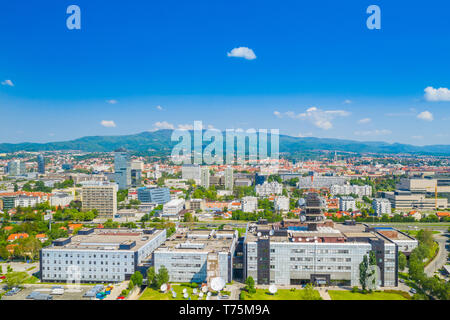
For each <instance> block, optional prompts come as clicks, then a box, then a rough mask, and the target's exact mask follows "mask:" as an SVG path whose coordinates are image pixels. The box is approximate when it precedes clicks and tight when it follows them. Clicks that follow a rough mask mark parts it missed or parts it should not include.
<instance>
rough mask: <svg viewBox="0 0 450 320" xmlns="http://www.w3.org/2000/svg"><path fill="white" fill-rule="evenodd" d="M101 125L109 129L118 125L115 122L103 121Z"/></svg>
mask: <svg viewBox="0 0 450 320" xmlns="http://www.w3.org/2000/svg"><path fill="white" fill-rule="evenodd" d="M100 124H101V125H102V126H104V127H107V128H115V127H116V123H115V122H114V121H113V120H102V121H101V122H100Z"/></svg>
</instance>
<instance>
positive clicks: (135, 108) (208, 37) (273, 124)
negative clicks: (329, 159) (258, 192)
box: [0, 0, 450, 145]
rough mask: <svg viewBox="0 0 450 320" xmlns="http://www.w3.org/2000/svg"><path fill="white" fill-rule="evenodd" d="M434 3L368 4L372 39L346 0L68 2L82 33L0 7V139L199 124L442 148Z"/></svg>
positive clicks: (439, 23)
mask: <svg viewBox="0 0 450 320" xmlns="http://www.w3.org/2000/svg"><path fill="white" fill-rule="evenodd" d="M433 2H434V3H435V4H436V5H437V4H439V6H440V7H441V8H442V10H440V11H439V12H436V10H433V7H435V6H432V5H430V6H428V7H426V8H424V7H422V6H420V5H418V4H415V3H408V4H407V5H405V4H398V3H397V4H393V3H388V2H386V1H378V3H377V4H378V5H379V6H380V8H381V16H382V24H381V30H369V29H367V27H366V19H367V17H368V15H367V14H366V8H367V7H368V5H370V4H371V3H369V2H364V3H358V2H356V1H349V2H348V3H346V4H337V3H331V2H327V1H326V2H322V3H316V4H308V5H305V4H302V5H301V4H297V3H295V2H288V3H286V5H285V6H283V7H277V8H273V7H272V6H270V5H269V4H268V3H267V2H258V4H256V2H253V1H249V2H246V3H239V2H236V1H232V2H231V3H230V2H227V3H225V2H215V3H214V4H212V3H207V2H204V1H197V2H195V3H192V4H189V5H187V4H176V5H175V3H170V2H169V3H164V4H154V3H144V2H141V3H140V5H139V6H136V5H132V4H126V3H125V4H123V3H121V4H120V5H119V4H110V3H109V4H108V5H107V6H106V5H104V4H103V5H102V4H101V3H95V4H94V3H89V2H87V1H77V5H79V6H80V8H81V17H82V18H81V19H82V20H81V30H68V29H67V28H66V25H65V22H66V18H67V17H68V15H67V14H66V8H67V5H68V4H59V5H54V4H50V3H49V2H45V1H44V3H40V4H39V5H38V4H30V5H28V6H27V8H21V7H19V4H15V3H8V4H4V5H3V10H2V11H1V12H0V25H1V26H2V32H0V39H1V40H2V42H3V43H4V44H5V50H3V51H2V52H0V70H2V71H1V72H0V82H1V85H0V112H1V113H2V116H3V118H4V119H11V120H10V121H4V122H3V124H2V126H1V127H0V135H1V136H2V139H1V141H0V143H19V142H52V141H66V140H71V139H76V138H80V137H84V136H93V135H101V136H104V135H108V136H109V135H126V134H134V133H139V132H143V131H150V130H156V129H173V128H175V129H176V128H187V129H189V128H191V126H192V125H193V122H194V121H195V120H201V121H202V122H203V124H204V125H205V127H208V126H209V127H214V128H218V129H220V130H225V129H227V128H243V129H247V128H256V129H258V128H268V129H271V128H276V129H280V134H285V135H290V136H304V137H309V136H312V137H319V138H338V139H349V140H356V141H385V142H389V143H394V142H398V143H405V144H412V145H432V144H448V140H449V136H450V131H449V129H448V127H449V126H448V124H449V121H450V115H449V113H448V111H447V110H448V107H449V106H450V91H448V89H447V88H449V87H450V83H449V80H448V76H447V75H448V74H449V71H450V65H449V64H448V62H447V57H446V54H445V53H446V52H448V51H449V49H450V45H449V42H448V41H445V40H448V34H447V29H446V26H445V25H444V21H446V14H445V13H446V10H445V9H446V8H447V7H449V5H448V4H446V3H444V2H443V1H438V0H435V1H433ZM337 12H339V13H337ZM44 20H45V21H46V23H42V21H44ZM411 20H414V21H415V22H414V23H412V22H411ZM17 39H21V41H17ZM100 39H101V40H100ZM236 119H238V120H236Z"/></svg>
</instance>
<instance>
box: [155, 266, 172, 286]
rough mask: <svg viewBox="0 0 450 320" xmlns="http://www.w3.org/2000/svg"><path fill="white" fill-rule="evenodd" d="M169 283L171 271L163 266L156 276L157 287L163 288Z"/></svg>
mask: <svg viewBox="0 0 450 320" xmlns="http://www.w3.org/2000/svg"><path fill="white" fill-rule="evenodd" d="M167 282H169V271H168V270H167V268H166V267H165V266H161V267H160V268H159V270H158V274H157V275H156V287H157V288H159V287H161V285H162V284H164V283H167Z"/></svg>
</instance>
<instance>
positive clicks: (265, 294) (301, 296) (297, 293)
mask: <svg viewBox="0 0 450 320" xmlns="http://www.w3.org/2000/svg"><path fill="white" fill-rule="evenodd" d="M305 292H306V291H305V290H303V289H296V290H294V291H291V290H290V289H278V291H277V293H275V294H271V293H270V292H269V290H263V289H257V290H256V293H254V294H249V293H248V292H247V291H242V297H243V298H244V299H243V300H320V299H321V298H320V294H319V292H318V291H317V290H313V291H312V293H313V294H312V296H311V297H310V298H308V297H307V296H306V295H305Z"/></svg>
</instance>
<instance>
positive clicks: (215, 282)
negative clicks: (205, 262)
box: [211, 277, 225, 291]
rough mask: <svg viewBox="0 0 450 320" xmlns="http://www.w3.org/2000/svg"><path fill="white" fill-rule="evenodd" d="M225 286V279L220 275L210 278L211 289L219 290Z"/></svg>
mask: <svg viewBox="0 0 450 320" xmlns="http://www.w3.org/2000/svg"><path fill="white" fill-rule="evenodd" d="M224 287H225V280H223V278H221V277H217V278H213V279H212V280H211V289H213V290H214V291H220V290H222V289H223V288H224Z"/></svg>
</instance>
